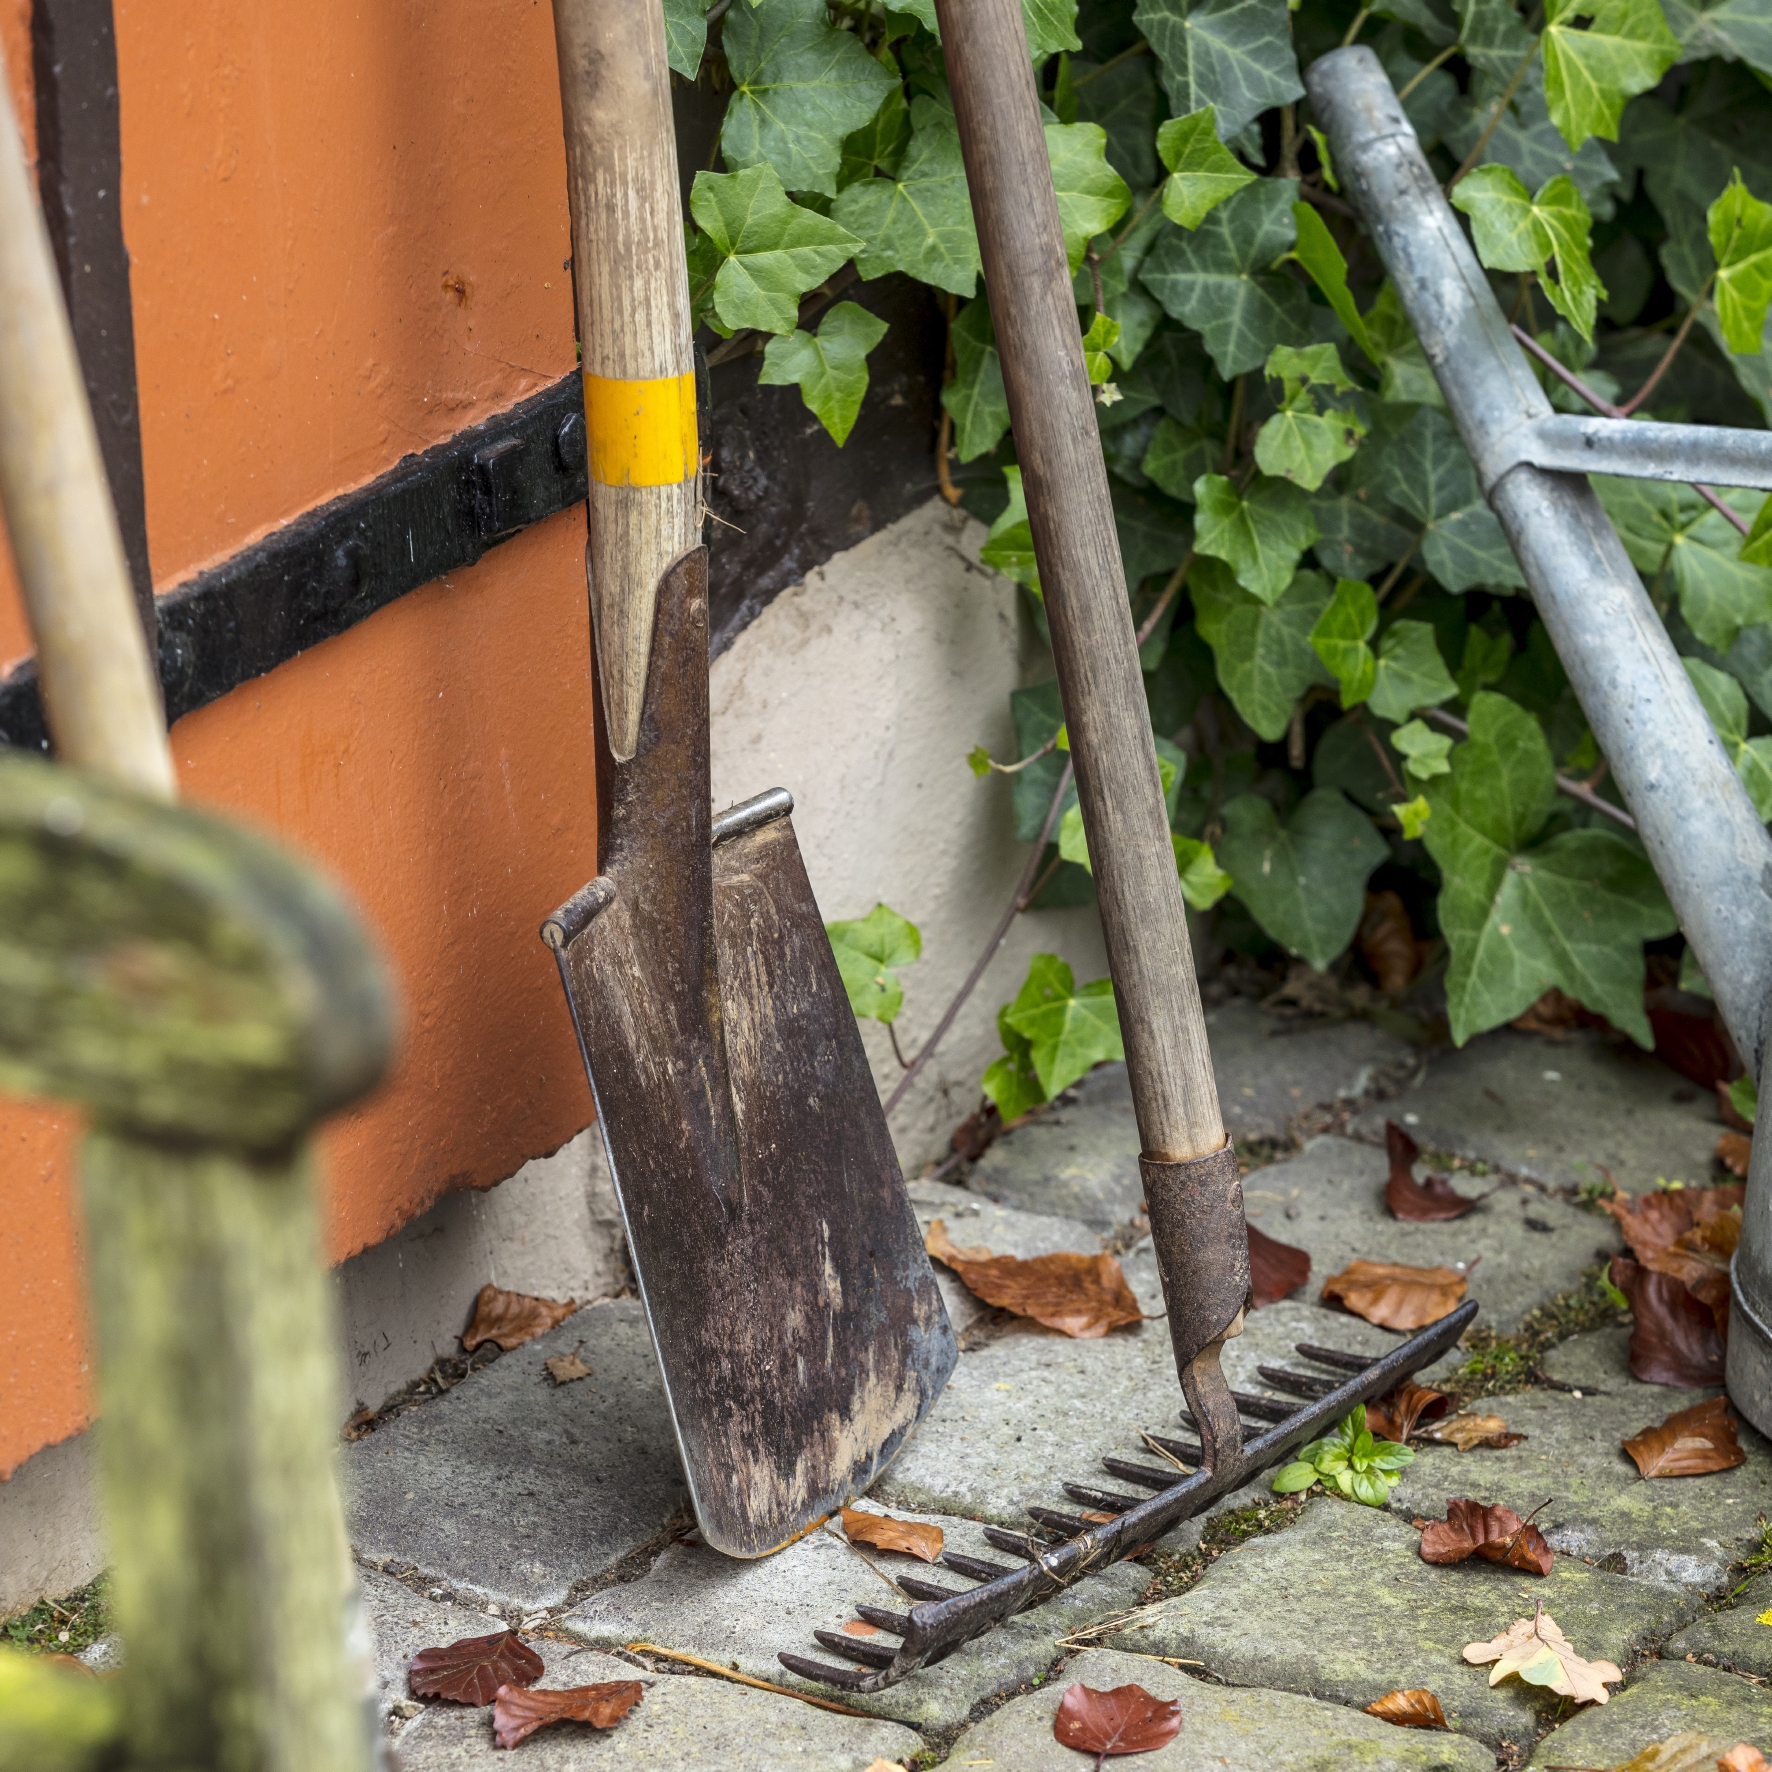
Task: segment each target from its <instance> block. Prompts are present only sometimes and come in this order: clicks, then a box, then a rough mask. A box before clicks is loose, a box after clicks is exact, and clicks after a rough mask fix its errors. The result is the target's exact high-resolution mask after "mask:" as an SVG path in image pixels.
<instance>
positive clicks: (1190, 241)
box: [1141, 178, 1311, 380]
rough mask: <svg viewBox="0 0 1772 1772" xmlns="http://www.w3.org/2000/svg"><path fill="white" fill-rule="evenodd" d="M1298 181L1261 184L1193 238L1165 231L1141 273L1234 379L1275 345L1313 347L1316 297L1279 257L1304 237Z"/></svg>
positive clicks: (1226, 205) (1215, 214)
mask: <svg viewBox="0 0 1772 1772" xmlns="http://www.w3.org/2000/svg"><path fill="white" fill-rule="evenodd" d="M1296 192H1297V185H1296V181H1295V180H1292V179H1285V178H1263V179H1257V180H1256V181H1255V183H1254V184H1253V185H1250V186H1249V187H1248V188H1247V189H1245V190H1241V191H1238V192H1237V193H1236V194H1235V195H1234V196H1232V197H1229V198H1227V199H1226V200H1225V201H1224V202H1223V203H1221V204H1219V206H1218V207H1217V208H1216V209H1214V210H1213V211H1212V213H1211V214H1210V215H1208V216H1207V217H1206V219H1205V220H1204V221H1203V222H1201V224H1200V226H1199V227H1198V228H1197V229H1196V230H1195V231H1194V232H1193V233H1192V234H1187V233H1183V232H1182V231H1181V230H1180V229H1179V228H1176V229H1173V230H1165V232H1164V234H1163V237H1162V238H1161V239H1160V240H1159V241H1158V242H1157V244H1156V245H1155V246H1154V247H1153V248H1152V249H1151V252H1150V254H1149V256H1148V257H1147V258H1146V259H1145V262H1144V269H1143V272H1142V273H1141V275H1142V277H1143V280H1144V286H1145V288H1147V289H1148V290H1149V291H1150V292H1151V294H1152V295H1154V296H1155V297H1156V298H1157V300H1158V301H1160V302H1161V303H1162V304H1163V307H1164V308H1165V310H1166V311H1167V312H1169V313H1170V314H1172V315H1173V316H1174V317H1175V318H1176V319H1177V320H1179V321H1181V322H1182V324H1183V325H1185V326H1191V327H1192V328H1193V329H1194V330H1195V331H1196V332H1198V333H1199V334H1201V336H1202V337H1203V338H1204V339H1205V340H1206V349H1207V350H1208V351H1210V352H1211V353H1212V361H1213V362H1214V363H1215V364H1216V365H1217V368H1218V373H1219V374H1220V375H1222V376H1224V377H1225V378H1226V379H1227V380H1228V379H1229V378H1230V377H1231V376H1234V375H1240V374H1241V373H1242V372H1243V371H1244V370H1246V369H1257V368H1259V367H1260V366H1261V365H1262V364H1263V363H1265V362H1266V361H1267V358H1268V353H1269V352H1270V351H1271V350H1273V348H1274V346H1275V345H1308V344H1309V343H1310V342H1311V330H1310V298H1309V297H1308V296H1307V295H1306V294H1305V292H1304V291H1303V290H1302V289H1301V288H1300V287H1299V286H1298V284H1296V283H1295V282H1293V280H1292V279H1291V278H1290V277H1288V276H1286V275H1285V274H1284V273H1282V272H1279V271H1274V270H1270V269H1269V268H1268V267H1269V266H1271V265H1272V264H1273V263H1274V261H1275V260H1276V259H1278V258H1279V257H1281V255H1282V254H1284V253H1286V252H1289V251H1290V250H1291V249H1292V246H1293V244H1294V243H1295V241H1296V240H1297V237H1298V234H1297V226H1296V224H1295V223H1294V221H1293V219H1292V202H1293V198H1294V196H1295V195H1296Z"/></svg>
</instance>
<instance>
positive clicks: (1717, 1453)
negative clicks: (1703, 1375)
mask: <svg viewBox="0 0 1772 1772" xmlns="http://www.w3.org/2000/svg"><path fill="white" fill-rule="evenodd" d="M1735 1427H1736V1421H1735V1417H1734V1416H1733V1415H1732V1414H1730V1412H1729V1399H1728V1398H1727V1397H1712V1398H1711V1400H1710V1401H1709V1402H1708V1403H1700V1404H1698V1405H1697V1406H1696V1407H1695V1408H1691V1409H1679V1410H1676V1411H1675V1412H1674V1413H1673V1414H1672V1415H1670V1416H1669V1417H1668V1418H1667V1420H1666V1421H1663V1422H1661V1423H1659V1424H1658V1425H1657V1426H1655V1427H1646V1428H1644V1429H1643V1431H1642V1432H1641V1433H1637V1434H1632V1435H1631V1437H1630V1438H1629V1439H1628V1440H1626V1441H1625V1442H1624V1449H1625V1451H1626V1452H1628V1453H1629V1454H1630V1455H1631V1457H1632V1459H1634V1460H1635V1462H1636V1466H1637V1470H1638V1472H1639V1473H1640V1474H1641V1475H1642V1476H1644V1477H1645V1478H1647V1477H1702V1476H1705V1475H1707V1474H1708V1473H1709V1472H1711V1471H1727V1470H1733V1469H1734V1468H1735V1467H1736V1465H1738V1464H1746V1463H1747V1454H1746V1453H1745V1452H1744V1451H1742V1449H1741V1442H1740V1441H1739V1440H1738V1439H1737V1438H1736V1437H1735Z"/></svg>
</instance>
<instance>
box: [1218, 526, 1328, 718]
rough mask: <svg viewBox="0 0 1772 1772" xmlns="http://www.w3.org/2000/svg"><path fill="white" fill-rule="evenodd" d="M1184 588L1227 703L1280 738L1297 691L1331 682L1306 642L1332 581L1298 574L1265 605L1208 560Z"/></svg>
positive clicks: (1325, 604)
mask: <svg viewBox="0 0 1772 1772" xmlns="http://www.w3.org/2000/svg"><path fill="white" fill-rule="evenodd" d="M1188 591H1189V594H1190V595H1191V596H1192V598H1193V602H1194V618H1195V626H1196V627H1197V628H1198V629H1199V631H1200V637H1201V639H1203V640H1204V641H1205V642H1206V644H1207V645H1208V646H1210V647H1211V648H1212V652H1213V657H1214V659H1215V660H1216V662H1217V666H1218V681H1219V686H1220V687H1221V688H1222V689H1223V690H1224V692H1225V694H1226V695H1228V696H1229V697H1230V698H1231V705H1232V706H1233V707H1235V708H1236V710H1237V712H1238V713H1239V714H1240V715H1241V716H1242V718H1243V719H1244V721H1245V722H1247V724H1248V725H1249V727H1250V728H1251V729H1252V730H1253V731H1254V732H1255V733H1256V734H1257V735H1258V736H1260V737H1262V738H1265V739H1267V740H1269V741H1270V742H1272V741H1273V740H1275V739H1278V738H1281V737H1283V736H1284V734H1285V731H1286V724H1287V722H1288V721H1289V720H1290V719H1291V718H1292V705H1293V703H1294V702H1296V701H1297V700H1298V698H1299V696H1301V695H1302V694H1303V693H1304V692H1305V690H1306V689H1308V688H1309V687H1310V686H1311V684H1313V683H1328V682H1330V681H1331V680H1332V679H1331V678H1330V676H1329V673H1328V672H1327V671H1326V670H1324V669H1323V662H1322V660H1321V659H1319V658H1318V657H1317V655H1316V653H1315V652H1314V651H1312V649H1311V640H1310V636H1311V629H1312V628H1314V627H1315V626H1316V624H1317V621H1318V619H1319V618H1320V617H1321V616H1322V613H1323V611H1324V610H1325V609H1326V608H1328V606H1329V599H1330V596H1331V594H1332V593H1331V591H1330V586H1329V581H1328V580H1327V579H1326V578H1325V577H1324V576H1323V575H1322V574H1321V573H1320V572H1301V573H1299V575H1298V576H1297V577H1296V578H1295V579H1293V581H1292V583H1291V584H1290V585H1289V586H1288V587H1287V589H1286V592H1285V594H1284V595H1283V596H1282V597H1280V599H1279V600H1278V601H1277V602H1276V603H1274V604H1272V605H1269V604H1266V603H1264V602H1263V601H1262V600H1261V599H1260V598H1259V597H1256V596H1252V595H1251V594H1250V593H1249V592H1248V591H1246V590H1244V589H1243V588H1242V587H1241V586H1240V585H1239V584H1238V583H1237V581H1236V576H1235V574H1234V573H1232V571H1231V569H1230V568H1229V567H1228V566H1225V565H1222V564H1221V563H1220V562H1219V561H1217V560H1211V559H1206V560H1200V561H1197V562H1196V563H1195V565H1194V569H1193V571H1192V572H1190V573H1189V574H1188Z"/></svg>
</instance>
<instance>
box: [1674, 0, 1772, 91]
mask: <svg viewBox="0 0 1772 1772" xmlns="http://www.w3.org/2000/svg"><path fill="white" fill-rule="evenodd" d="M1661 9H1662V11H1663V12H1664V13H1665V14H1666V15H1667V22H1668V28H1669V29H1670V30H1672V32H1673V34H1674V35H1675V36H1676V37H1677V38H1678V39H1679V42H1680V60H1681V61H1685V62H1691V61H1699V60H1702V59H1703V58H1705V57H1706V56H1713V55H1716V56H1721V57H1722V58H1723V59H1724V60H1725V61H1744V62H1746V63H1747V65H1748V66H1749V67H1750V68H1754V69H1756V70H1757V71H1758V72H1760V73H1762V74H1772V16H1768V14H1767V12H1766V8H1765V7H1764V6H1763V5H1761V4H1760V0H1720V4H1714V5H1705V4H1703V0H1700V4H1698V5H1696V6H1695V5H1691V4H1688V0H1662V8H1661Z"/></svg>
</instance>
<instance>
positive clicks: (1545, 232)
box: [1452, 0, 1653, 343]
mask: <svg viewBox="0 0 1772 1772" xmlns="http://www.w3.org/2000/svg"><path fill="white" fill-rule="evenodd" d="M1651 4H1653V0H1651ZM1452 202H1453V205H1454V207H1456V208H1458V209H1461V210H1463V211H1464V213H1465V214H1466V215H1468V216H1469V217H1470V218H1471V226H1472V230H1473V232H1474V233H1475V235H1476V245H1477V257H1478V258H1480V259H1481V260H1482V261H1483V263H1484V264H1485V265H1487V266H1488V267H1489V269H1490V270H1492V271H1536V272H1537V273H1538V281H1539V285H1540V287H1541V288H1542V289H1543V290H1544V293H1545V295H1546V296H1547V297H1549V299H1550V303H1551V306H1552V307H1554V308H1555V309H1556V310H1557V312H1558V313H1559V314H1561V315H1562V316H1563V318H1564V319H1565V320H1567V321H1568V322H1569V324H1570V325H1571V326H1573V327H1574V328H1575V330H1576V331H1577V332H1579V333H1580V334H1581V336H1582V337H1583V338H1584V339H1586V340H1588V341H1589V342H1590V343H1591V342H1592V340H1593V336H1594V313H1595V310H1596V308H1597V307H1598V304H1599V299H1600V297H1601V296H1603V295H1604V294H1605V293H1606V288H1605V285H1604V284H1603V283H1601V281H1600V279H1599V278H1598V277H1597V276H1596V275H1595V274H1594V267H1593V260H1592V257H1591V254H1590V248H1591V244H1592V241H1591V236H1592V232H1593V216H1592V215H1591V214H1590V213H1589V212H1588V207H1587V205H1586V204H1585V203H1584V202H1582V200H1581V193H1580V192H1579V191H1578V190H1576V188H1575V181H1574V180H1573V179H1572V178H1569V177H1567V176H1566V175H1561V174H1559V176H1558V177H1556V178H1553V179H1552V180H1551V181H1550V182H1549V183H1548V184H1547V185H1545V186H1544V187H1543V188H1542V189H1541V190H1540V191H1539V192H1538V193H1537V194H1536V195H1535V196H1531V197H1528V196H1527V195H1526V187H1525V186H1524V185H1523V184H1521V183H1520V180H1519V175H1518V174H1517V173H1515V172H1514V171H1513V169H1512V168H1511V167H1507V166H1495V165H1490V166H1479V167H1478V168H1477V169H1476V171H1474V172H1472V173H1471V174H1469V175H1468V176H1467V177H1466V178H1465V179H1464V180H1463V181H1462V182H1461V183H1460V184H1459V186H1458V188H1457V189H1456V190H1455V191H1453V193H1452ZM1550 260H1554V261H1555V263H1556V267H1557V274H1556V276H1555V278H1552V277H1551V276H1550V275H1549V274H1548V272H1547V270H1546V265H1547V261H1550Z"/></svg>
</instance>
